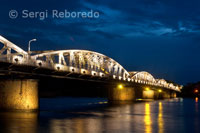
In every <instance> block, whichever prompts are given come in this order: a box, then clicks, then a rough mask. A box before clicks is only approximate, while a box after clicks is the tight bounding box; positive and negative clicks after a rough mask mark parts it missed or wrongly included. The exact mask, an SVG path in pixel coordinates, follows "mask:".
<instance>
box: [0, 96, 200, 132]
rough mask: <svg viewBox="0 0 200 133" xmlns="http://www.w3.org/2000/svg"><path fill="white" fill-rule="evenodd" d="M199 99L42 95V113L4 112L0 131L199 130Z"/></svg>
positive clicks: (1, 114)
mask: <svg viewBox="0 0 200 133" xmlns="http://www.w3.org/2000/svg"><path fill="white" fill-rule="evenodd" d="M199 104H200V103H198V99H182V98H176V99H170V100H157V101H148V102H147V101H146V102H136V103H129V104H125V103H121V104H112V105H110V104H108V103H107V100H106V99H101V98H54V99H45V98H42V99H40V109H41V110H40V112H39V113H21V112H12V113H11V112H10V113H8V112H1V113H0V132H1V133H3V132H13V133H34V132H52V133H98V132H111V133H121V132H122V133H126V132H139V133H143V132H146V133H184V132H189V133H194V132H196V133H198V132H200V115H199V111H200V105H199Z"/></svg>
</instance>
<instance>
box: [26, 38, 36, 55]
mask: <svg viewBox="0 0 200 133" xmlns="http://www.w3.org/2000/svg"><path fill="white" fill-rule="evenodd" d="M33 41H37V39H32V40H30V41H29V42H28V54H30V51H31V42H33Z"/></svg>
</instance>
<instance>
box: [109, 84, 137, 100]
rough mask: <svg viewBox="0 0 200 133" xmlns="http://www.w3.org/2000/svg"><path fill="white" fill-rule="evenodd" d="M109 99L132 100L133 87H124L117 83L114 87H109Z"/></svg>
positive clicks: (133, 98) (133, 96) (133, 97)
mask: <svg viewBox="0 0 200 133" xmlns="http://www.w3.org/2000/svg"><path fill="white" fill-rule="evenodd" d="M108 100H109V101H134V100H135V89H134V88H133V87H126V86H124V85H122V84H119V85H118V86H116V87H111V88H109V92H108Z"/></svg>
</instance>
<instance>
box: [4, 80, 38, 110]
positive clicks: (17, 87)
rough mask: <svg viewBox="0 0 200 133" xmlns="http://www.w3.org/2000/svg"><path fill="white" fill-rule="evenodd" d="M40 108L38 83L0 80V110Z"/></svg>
mask: <svg viewBox="0 0 200 133" xmlns="http://www.w3.org/2000/svg"><path fill="white" fill-rule="evenodd" d="M38 108H39V102H38V82H37V80H33V79H12V80H10V79H3V80H0V110H27V111H33V110H37V109H38Z"/></svg>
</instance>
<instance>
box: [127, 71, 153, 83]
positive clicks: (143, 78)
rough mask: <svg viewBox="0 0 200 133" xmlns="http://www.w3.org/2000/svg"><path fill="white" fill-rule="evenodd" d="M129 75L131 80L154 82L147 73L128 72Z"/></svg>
mask: <svg viewBox="0 0 200 133" xmlns="http://www.w3.org/2000/svg"><path fill="white" fill-rule="evenodd" d="M129 74H130V75H131V79H133V80H141V81H146V82H151V83H154V82H155V78H154V77H153V76H152V75H151V74H150V73H148V72H145V71H141V72H129Z"/></svg>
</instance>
